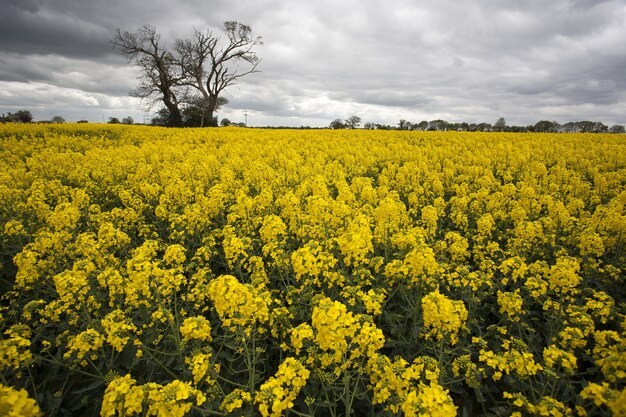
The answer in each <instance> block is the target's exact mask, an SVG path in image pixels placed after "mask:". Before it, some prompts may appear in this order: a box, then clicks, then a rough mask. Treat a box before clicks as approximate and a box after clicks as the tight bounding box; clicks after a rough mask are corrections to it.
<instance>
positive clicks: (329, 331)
mask: <svg viewBox="0 0 626 417" xmlns="http://www.w3.org/2000/svg"><path fill="white" fill-rule="evenodd" d="M311 326H312V330H313V332H312V333H314V335H315V336H314V341H315V345H316V346H317V347H318V348H319V349H321V350H322V351H323V352H324V353H323V354H322V355H320V357H319V360H320V362H321V365H322V367H327V366H330V365H331V364H335V365H338V367H337V368H335V372H336V373H337V374H338V373H339V372H340V370H341V369H345V368H347V367H349V366H350V365H351V364H352V360H354V359H355V358H358V357H362V356H364V357H366V358H368V357H372V356H374V354H375V352H376V351H377V350H378V349H380V348H382V347H383V345H384V342H385V339H384V336H383V333H382V331H381V330H380V329H378V328H377V327H376V326H375V325H374V324H372V323H370V322H368V321H366V318H365V317H364V316H362V315H360V314H353V313H351V312H349V311H348V309H347V307H346V305H345V304H343V303H341V302H339V301H332V300H331V299H330V298H327V297H322V298H320V299H319V300H318V302H317V303H316V305H315V307H314V308H313V312H312V314H311ZM310 334H311V332H309V331H308V329H307V328H306V327H301V328H299V331H296V332H295V336H296V337H295V342H296V344H297V346H300V345H301V343H302V340H303V339H304V338H305V337H307V336H309V335H310ZM294 347H295V346H294ZM312 359H313V358H309V359H308V361H309V362H311V361H312Z"/></svg>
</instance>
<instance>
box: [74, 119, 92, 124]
mask: <svg viewBox="0 0 626 417" xmlns="http://www.w3.org/2000/svg"><path fill="white" fill-rule="evenodd" d="M76 123H89V120H85V119H82V120H79V121H77V122H76Z"/></svg>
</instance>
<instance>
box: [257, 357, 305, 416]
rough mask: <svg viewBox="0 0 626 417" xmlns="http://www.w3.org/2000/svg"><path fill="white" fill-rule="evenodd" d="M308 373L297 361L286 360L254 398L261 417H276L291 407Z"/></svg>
mask: <svg viewBox="0 0 626 417" xmlns="http://www.w3.org/2000/svg"><path fill="white" fill-rule="evenodd" d="M309 375H310V372H309V370H308V369H306V368H305V367H304V365H302V364H301V363H300V362H299V361H298V360H297V359H295V358H287V359H285V360H284V361H283V363H281V364H280V366H279V367H278V371H277V372H276V374H275V375H274V376H273V377H271V378H269V379H268V380H267V381H266V382H265V383H263V384H262V385H261V387H260V388H259V390H258V391H257V392H256V394H255V397H254V403H255V404H256V405H257V406H258V407H259V412H260V413H261V415H262V416H263V417H278V416H281V415H283V413H284V411H285V410H287V409H288V408H291V407H293V400H295V398H296V397H297V396H298V394H299V393H300V390H301V389H302V387H304V385H305V384H306V382H307V379H308V378H309Z"/></svg>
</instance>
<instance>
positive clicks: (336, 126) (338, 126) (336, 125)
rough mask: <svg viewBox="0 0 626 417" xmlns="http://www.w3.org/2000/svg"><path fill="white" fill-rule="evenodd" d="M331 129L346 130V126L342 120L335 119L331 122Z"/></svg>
mask: <svg viewBox="0 0 626 417" xmlns="http://www.w3.org/2000/svg"><path fill="white" fill-rule="evenodd" d="M330 128H331V129H345V128H346V125H345V124H344V123H343V122H342V121H341V119H335V120H333V121H332V122H330Z"/></svg>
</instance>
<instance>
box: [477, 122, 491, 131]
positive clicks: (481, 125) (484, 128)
mask: <svg viewBox="0 0 626 417" xmlns="http://www.w3.org/2000/svg"><path fill="white" fill-rule="evenodd" d="M476 127H477V129H478V130H480V131H481V132H491V130H492V129H493V126H491V124H489V123H478V124H477V125H476Z"/></svg>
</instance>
